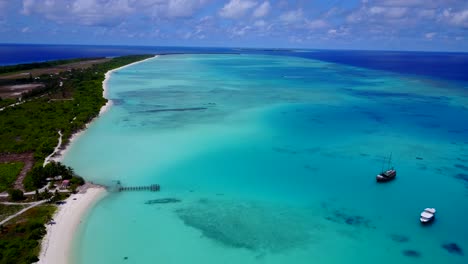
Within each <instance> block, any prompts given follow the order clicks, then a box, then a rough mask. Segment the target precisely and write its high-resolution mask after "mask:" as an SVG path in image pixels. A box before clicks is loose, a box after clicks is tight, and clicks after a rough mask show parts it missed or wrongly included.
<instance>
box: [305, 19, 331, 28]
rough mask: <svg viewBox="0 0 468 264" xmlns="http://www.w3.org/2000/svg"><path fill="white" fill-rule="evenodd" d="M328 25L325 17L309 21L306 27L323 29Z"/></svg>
mask: <svg viewBox="0 0 468 264" xmlns="http://www.w3.org/2000/svg"><path fill="white" fill-rule="evenodd" d="M327 26H328V23H327V22H326V21H325V20H323V19H316V20H312V21H307V23H306V27H307V28H308V29H310V30H316V29H322V28H325V27H327Z"/></svg>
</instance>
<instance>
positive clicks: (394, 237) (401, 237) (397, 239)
mask: <svg viewBox="0 0 468 264" xmlns="http://www.w3.org/2000/svg"><path fill="white" fill-rule="evenodd" d="M390 239H391V240H393V241H395V242H398V243H406V242H408V241H410V238H409V237H407V236H404V235H398V234H391V235H390Z"/></svg>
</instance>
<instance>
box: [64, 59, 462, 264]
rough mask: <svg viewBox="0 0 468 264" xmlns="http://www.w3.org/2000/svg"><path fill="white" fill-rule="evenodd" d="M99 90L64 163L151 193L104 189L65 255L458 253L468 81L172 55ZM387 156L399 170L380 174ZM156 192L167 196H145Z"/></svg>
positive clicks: (416, 258) (406, 259)
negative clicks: (97, 109)
mask: <svg viewBox="0 0 468 264" xmlns="http://www.w3.org/2000/svg"><path fill="white" fill-rule="evenodd" d="M108 97H109V98H110V99H111V100H112V101H113V103H114V104H113V106H112V107H111V109H110V110H109V111H108V112H106V113H105V114H103V115H102V116H101V117H99V118H98V119H97V120H96V121H95V122H93V123H92V125H91V126H90V127H89V129H88V130H87V131H86V133H84V134H83V135H82V136H81V137H80V138H79V139H78V140H77V141H76V143H75V144H73V145H72V146H71V148H70V151H69V152H68V153H67V155H66V157H65V163H67V164H68V165H70V166H72V167H73V168H75V170H76V172H78V173H79V174H81V175H83V176H85V177H86V178H87V179H88V180H90V181H93V182H96V183H100V184H105V185H108V186H113V185H114V184H115V182H114V181H115V180H120V181H121V182H122V184H123V185H126V186H138V185H149V184H153V183H158V184H160V185H161V192H157V193H152V192H123V193H116V192H110V194H109V195H108V196H106V197H105V198H104V199H103V200H101V201H100V202H99V203H98V204H97V205H96V206H95V207H94V208H93V209H92V210H91V212H90V213H89V215H88V216H87V218H86V219H84V221H83V225H82V226H81V228H80V230H79V235H78V236H77V237H76V239H75V247H74V250H73V260H74V262H75V263H86V264H94V263H96V264H97V263H99V264H107V263H174V264H176V263H206V264H209V263H225V264H227V263H298V264H300V263H318V264H332V263H333V264H335V263H392V264H393V263H468V257H467V256H466V255H468V226H467V225H466V223H467V221H468V163H467V162H468V124H467V122H466V120H468V108H467V106H468V90H466V84H463V83H451V82H448V81H440V80H434V79H429V78H427V77H420V76H405V75H399V74H394V73H389V72H383V71H375V70H369V69H363V68H356V67H351V66H344V65H339V64H333V63H326V62H321V61H316V60H309V59H302V58H293V57H285V56H267V55H169V56H159V57H157V58H154V59H151V60H148V61H146V62H143V63H140V64H137V65H134V66H131V67H128V68H124V69H121V70H119V71H117V72H115V73H113V74H112V77H111V79H110V81H109V95H108ZM390 154H392V157H393V165H394V166H395V167H396V168H397V169H398V176H397V179H396V180H395V181H393V182H390V183H387V184H377V183H376V182H375V175H376V174H377V173H379V172H380V170H381V169H382V163H383V160H384V159H385V157H386V156H388V155H390ZM163 198H173V199H176V200H173V202H171V203H164V204H145V202H146V201H148V200H155V199H163ZM425 207H435V208H436V209H437V211H438V214H437V216H438V219H437V220H436V222H435V223H434V224H433V225H431V226H421V225H420V223H419V214H420V212H421V210H423V209H424V208H425ZM450 243H454V244H456V245H457V246H458V247H459V248H460V251H457V250H453V248H452V250H448V249H447V248H444V245H447V244H450Z"/></svg>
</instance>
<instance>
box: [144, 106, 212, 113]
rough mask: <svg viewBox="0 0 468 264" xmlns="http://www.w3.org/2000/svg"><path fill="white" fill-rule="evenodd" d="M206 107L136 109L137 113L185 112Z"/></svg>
mask: <svg viewBox="0 0 468 264" xmlns="http://www.w3.org/2000/svg"><path fill="white" fill-rule="evenodd" d="M206 109H208V108H207V107H186V108H165V109H151V110H145V111H138V112H137V113H159V112H186V111H200V110H206Z"/></svg>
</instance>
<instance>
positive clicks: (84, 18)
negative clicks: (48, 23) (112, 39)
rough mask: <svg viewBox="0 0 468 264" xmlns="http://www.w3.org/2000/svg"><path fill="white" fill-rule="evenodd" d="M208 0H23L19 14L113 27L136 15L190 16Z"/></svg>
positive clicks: (159, 16)
mask: <svg viewBox="0 0 468 264" xmlns="http://www.w3.org/2000/svg"><path fill="white" fill-rule="evenodd" d="M207 2H208V0H23V8H22V11H21V13H22V14H24V15H40V16H44V17H45V18H47V19H49V20H52V21H55V22H57V23H74V24H79V25H88V26H115V25H119V24H122V23H123V22H124V21H125V20H126V19H127V18H129V17H130V16H132V15H136V14H138V15H139V16H141V17H149V18H181V17H190V16H192V15H193V14H194V13H195V11H197V10H198V9H199V8H200V7H202V6H203V5H205V4H206V3H207Z"/></svg>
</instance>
